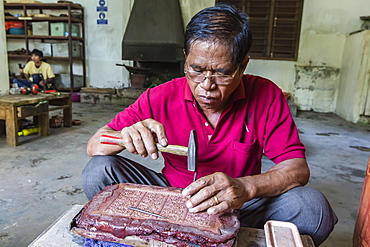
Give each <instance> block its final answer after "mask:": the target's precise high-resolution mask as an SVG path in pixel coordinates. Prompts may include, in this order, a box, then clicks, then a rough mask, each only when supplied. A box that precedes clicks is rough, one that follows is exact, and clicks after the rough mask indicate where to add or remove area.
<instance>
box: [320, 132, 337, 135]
mask: <svg viewBox="0 0 370 247" xmlns="http://www.w3.org/2000/svg"><path fill="white" fill-rule="evenodd" d="M316 135H318V136H331V135H339V134H338V133H333V132H328V133H316Z"/></svg>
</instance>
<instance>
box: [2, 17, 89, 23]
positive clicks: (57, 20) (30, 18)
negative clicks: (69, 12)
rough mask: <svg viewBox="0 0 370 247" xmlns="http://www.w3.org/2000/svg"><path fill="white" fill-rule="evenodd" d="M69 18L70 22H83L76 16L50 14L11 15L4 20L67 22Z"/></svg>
mask: <svg viewBox="0 0 370 247" xmlns="http://www.w3.org/2000/svg"><path fill="white" fill-rule="evenodd" d="M69 19H71V22H72V23H83V22H84V21H83V20H81V19H78V18H73V17H71V18H69V17H60V16H50V17H47V16H45V17H33V16H20V17H12V16H5V21H50V22H68V21H69Z"/></svg>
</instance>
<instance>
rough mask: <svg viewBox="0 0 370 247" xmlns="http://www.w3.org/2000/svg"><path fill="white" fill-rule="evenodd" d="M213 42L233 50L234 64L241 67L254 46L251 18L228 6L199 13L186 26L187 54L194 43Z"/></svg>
mask: <svg viewBox="0 0 370 247" xmlns="http://www.w3.org/2000/svg"><path fill="white" fill-rule="evenodd" d="M196 40H201V41H206V40H213V41H216V42H218V43H221V44H222V43H224V44H226V45H229V46H230V48H232V56H233V63H234V64H235V65H241V63H242V62H243V60H244V58H245V57H246V56H247V54H248V51H249V49H250V47H251V45H252V34H251V31H250V27H249V17H248V15H247V14H245V13H239V12H238V10H237V9H236V8H235V7H234V6H232V5H228V4H217V5H216V6H214V7H209V8H206V9H203V10H201V11H200V12H198V13H197V14H196V15H195V16H194V17H193V18H192V19H191V20H190V22H189V24H188V25H187V26H186V32H185V44H184V49H185V54H188V53H189V51H190V49H191V45H192V43H193V42H194V41H196Z"/></svg>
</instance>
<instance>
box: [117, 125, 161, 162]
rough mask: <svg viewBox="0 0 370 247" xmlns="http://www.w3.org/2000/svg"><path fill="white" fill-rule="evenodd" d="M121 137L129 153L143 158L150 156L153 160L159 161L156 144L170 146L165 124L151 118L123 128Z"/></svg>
mask: <svg viewBox="0 0 370 247" xmlns="http://www.w3.org/2000/svg"><path fill="white" fill-rule="evenodd" d="M121 136H122V140H123V143H124V145H125V147H126V149H127V150H128V151H129V152H131V153H133V154H139V155H141V156H142V157H147V156H148V155H149V156H150V157H152V159H158V149H157V146H156V143H159V144H160V145H161V146H163V147H165V146H167V145H168V140H167V136H166V133H165V129H164V126H163V124H161V123H159V122H157V121H155V120H154V119H150V118H149V119H145V120H143V121H140V122H137V123H135V124H133V125H131V126H129V127H126V128H123V129H122V131H121Z"/></svg>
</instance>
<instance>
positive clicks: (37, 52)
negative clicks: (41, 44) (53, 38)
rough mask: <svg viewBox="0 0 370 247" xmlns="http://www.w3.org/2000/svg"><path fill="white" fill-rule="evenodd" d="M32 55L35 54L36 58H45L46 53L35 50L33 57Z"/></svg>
mask: <svg viewBox="0 0 370 247" xmlns="http://www.w3.org/2000/svg"><path fill="white" fill-rule="evenodd" d="M32 54H35V55H36V56H39V57H44V53H42V51H40V50H37V49H33V50H32V51H31V55H32Z"/></svg>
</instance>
